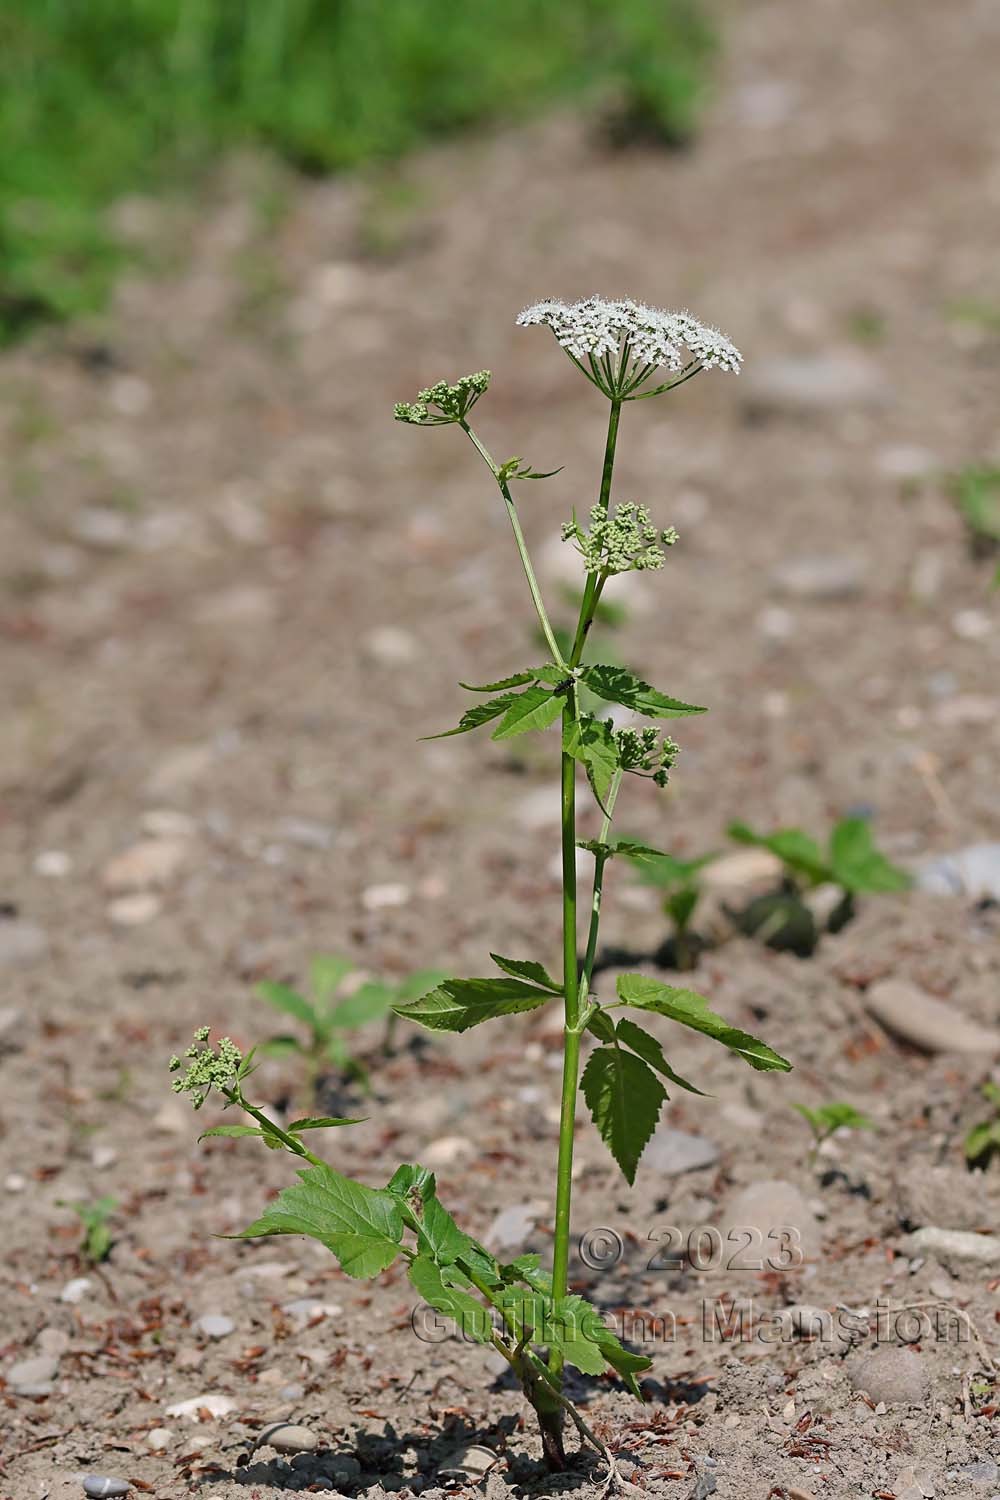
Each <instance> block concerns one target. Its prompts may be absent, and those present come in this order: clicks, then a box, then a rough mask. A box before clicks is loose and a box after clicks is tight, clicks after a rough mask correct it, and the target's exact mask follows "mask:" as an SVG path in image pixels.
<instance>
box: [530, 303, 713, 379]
mask: <svg viewBox="0 0 1000 1500" xmlns="http://www.w3.org/2000/svg"><path fill="white" fill-rule="evenodd" d="M517 322H518V325H519V326H520V327H522V328H528V327H532V326H534V325H535V324H540V325H543V326H544V327H546V328H551V329H552V332H553V333H554V334H555V336H556V338H557V339H558V341H559V343H560V344H561V345H562V347H563V348H564V349H565V350H566V353H567V354H568V355H569V357H570V359H572V361H573V363H574V364H575V365H577V366H578V367H579V368H580V369H581V370H582V371H583V373H584V374H585V375H586V376H587V379H588V380H590V381H592V382H593V384H594V385H596V386H598V387H599V388H600V389H601V390H602V391H603V392H604V393H605V395H606V396H609V397H610V398H612V399H614V400H621V401H635V400H638V399H640V397H644V396H655V395H658V394H659V393H660V392H661V391H666V390H669V389H670V387H671V386H673V385H679V384H680V383H681V381H682V380H687V379H689V378H690V377H691V376H692V375H696V374H697V373H698V371H699V370H710V369H713V368H714V369H719V370H730V371H732V373H733V374H738V373H739V368H740V365H741V363H742V360H743V356H742V355H741V354H740V351H739V350H738V349H737V348H736V346H735V344H732V343H731V342H730V341H729V339H727V338H726V336H725V334H722V333H720V332H719V331H718V329H717V328H709V327H708V326H707V325H706V324H704V323H699V321H698V319H697V318H693V317H692V316H691V314H690V313H687V312H664V311H663V310H662V309H661V308H658V307H647V306H646V305H645V303H642V302H634V301H633V300H632V298H631V297H620V298H617V299H615V300H613V301H609V300H608V299H607V298H605V297H587V298H585V299H584V300H583V301H582V302H558V301H548V302H536V303H535V304H534V305H533V306H532V307H526V308H525V309H524V311H523V312H522V313H521V314H520V315H519V317H518V319H517ZM657 370H667V371H669V372H670V373H671V375H672V376H674V377H676V378H674V379H671V380H668V381H665V382H663V383H661V384H659V385H656V386H655V387H653V388H652V389H650V388H649V381H650V380H651V379H652V378H653V376H654V374H655V372H656V371H657Z"/></svg>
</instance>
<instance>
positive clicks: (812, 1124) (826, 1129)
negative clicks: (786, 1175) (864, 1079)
mask: <svg viewBox="0 0 1000 1500" xmlns="http://www.w3.org/2000/svg"><path fill="white" fill-rule="evenodd" d="M792 1108H793V1109H794V1110H797V1111H798V1113H799V1114H800V1115H801V1116H802V1118H803V1120H805V1122H806V1124H807V1125H808V1126H809V1129H810V1130H811V1131H812V1135H813V1144H812V1150H811V1151H810V1152H809V1165H810V1166H813V1165H814V1164H815V1161H816V1155H817V1152H818V1151H819V1148H820V1146H822V1144H823V1142H824V1141H826V1140H829V1138H830V1136H831V1135H833V1133H834V1131H836V1130H840V1129H842V1128H843V1127H845V1126H846V1127H847V1129H848V1130H874V1129H875V1121H874V1120H870V1119H869V1118H868V1116H867V1115H863V1114H862V1113H861V1111H860V1110H857V1109H855V1108H854V1105H853V1104H843V1103H840V1102H838V1101H833V1102H831V1103H830V1104H818V1105H817V1106H816V1107H815V1108H814V1109H811V1108H810V1107H809V1105H808V1104H793V1105H792Z"/></svg>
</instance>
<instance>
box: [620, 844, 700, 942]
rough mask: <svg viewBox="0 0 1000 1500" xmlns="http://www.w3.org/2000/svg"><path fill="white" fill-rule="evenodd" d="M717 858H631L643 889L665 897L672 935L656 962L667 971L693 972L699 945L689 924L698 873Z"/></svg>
mask: <svg viewBox="0 0 1000 1500" xmlns="http://www.w3.org/2000/svg"><path fill="white" fill-rule="evenodd" d="M717 858H718V856H717V855H716V854H703V855H701V856H700V858H698V859H676V858H675V857H674V856H673V855H672V854H647V855H642V854H633V855H632V856H631V862H632V864H633V865H634V866H635V868H636V870H637V871H638V873H639V878H640V880H641V881H642V883H643V885H654V886H657V887H659V889H660V890H662V891H663V892H664V893H665V894H664V897H663V910H664V913H665V914H666V916H668V917H669V918H670V921H671V922H672V924H673V933H672V935H671V938H670V940H669V942H668V943H667V944H665V945H664V947H663V948H662V949H661V950H660V954H659V955H658V961H665V962H666V966H667V967H670V968H674V969H693V968H694V966H695V964H696V963H697V961H698V952H699V949H700V947H701V946H702V943H701V939H699V937H698V935H697V933H695V932H693V931H692V928H691V924H692V922H693V920H694V914H695V909H696V907H697V905H698V902H699V900H700V899H701V892H702V885H701V879H700V876H701V872H702V870H703V869H704V868H705V866H706V865H707V864H710V863H711V862H712V860H713V859H717Z"/></svg>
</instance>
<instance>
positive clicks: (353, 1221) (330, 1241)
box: [234, 1165, 403, 1278]
mask: <svg viewBox="0 0 1000 1500" xmlns="http://www.w3.org/2000/svg"><path fill="white" fill-rule="evenodd" d="M299 1178H300V1181H299V1182H298V1183H296V1184H295V1185H294V1186H292V1187H288V1188H285V1189H284V1191H283V1192H281V1193H280V1194H279V1195H278V1197H277V1198H276V1199H275V1201H274V1202H273V1203H272V1204H270V1205H269V1206H268V1208H267V1209H266V1210H265V1212H264V1213H263V1214H262V1215H261V1216H260V1218H259V1219H256V1220H255V1221H254V1223H253V1224H251V1225H250V1227H249V1228H248V1229H244V1230H243V1232H242V1234H239V1235H236V1236H234V1238H236V1239H256V1238H257V1237H258V1236H261V1235H272V1234H305V1235H308V1236H309V1237H310V1238H311V1239H314V1240H319V1242H320V1244H322V1245H326V1247H327V1248H328V1249H329V1250H332V1251H333V1253H334V1255H335V1256H336V1257H337V1259H338V1260H339V1261H340V1264H341V1267H342V1268H343V1270H344V1271H346V1272H347V1274H348V1276H356V1277H361V1278H367V1277H371V1276H377V1275H378V1274H379V1272H380V1271H384V1270H385V1269H386V1267H387V1266H391V1265H392V1262H393V1261H394V1260H395V1259H396V1256H397V1255H398V1254H399V1246H400V1242H401V1241H402V1238H403V1219H402V1215H401V1213H400V1210H399V1203H398V1201H397V1199H396V1198H395V1196H394V1195H393V1194H392V1193H389V1192H387V1191H386V1190H385V1189H384V1188H369V1187H365V1186H364V1184H363V1183H360V1182H354V1181H353V1180H352V1179H351V1178H349V1177H342V1176H341V1175H340V1173H339V1172H335V1171H334V1170H333V1168H332V1167H328V1166H325V1165H322V1166H315V1167H309V1168H308V1169H307V1170H306V1171H303V1172H300V1173H299Z"/></svg>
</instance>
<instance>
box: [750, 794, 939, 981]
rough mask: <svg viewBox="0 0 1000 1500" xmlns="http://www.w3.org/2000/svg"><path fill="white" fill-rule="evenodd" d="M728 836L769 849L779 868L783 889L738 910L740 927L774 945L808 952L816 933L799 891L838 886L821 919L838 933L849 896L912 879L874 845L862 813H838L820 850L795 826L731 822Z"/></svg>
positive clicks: (900, 886) (848, 914)
mask: <svg viewBox="0 0 1000 1500" xmlns="http://www.w3.org/2000/svg"><path fill="white" fill-rule="evenodd" d="M729 837H730V838H732V839H735V840H736V842H737V843H739V844H752V845H755V846H756V847H757V848H760V849H769V850H770V851H771V853H772V854H776V855H777V857H778V858H779V859H780V860H781V862H782V864H783V865H784V867H785V888H784V889H783V890H782V891H780V892H777V893H776V894H774V895H767V896H760V897H758V898H757V899H756V900H755V901H752V902H751V903H750V905H749V906H748V907H747V909H746V911H745V912H743V913H742V914H741V915H740V918H739V920H740V925H741V927H742V928H743V930H744V931H745V932H748V933H749V934H751V935H752V936H754V937H757V938H758V939H759V940H760V941H761V942H764V943H767V944H768V945H769V946H770V947H774V948H788V949H791V950H792V951H794V952H797V953H799V954H800V955H801V956H808V954H810V953H811V952H812V951H813V949H814V948H815V946H816V942H817V940H818V932H817V930H816V922H815V919H814V917H813V914H812V912H811V911H810V910H809V908H808V906H807V905H806V904H805V902H804V901H803V894H804V893H805V892H807V891H810V890H813V889H815V888H816V887H817V886H821V885H834V886H839V887H840V892H841V896H840V900H839V902H838V903H837V904H836V906H835V907H834V909H833V911H832V912H831V913H830V916H829V917H828V919H827V923H826V927H827V931H828V932H839V931H840V929H841V928H842V927H844V926H845V925H846V924H847V923H848V922H849V921H850V920H851V918H852V917H853V916H854V904H855V897H856V896H859V895H862V894H865V893H870V892H876V891H905V890H908V889H909V887H910V885H911V884H912V881H911V879H910V876H909V875H908V874H907V873H906V871H905V870H900V869H899V868H898V867H897V866H896V865H894V864H892V863H891V861H890V860H888V859H887V858H886V856H885V855H884V854H882V853H881V852H880V851H879V850H878V849H876V847H875V840H874V837H873V835H872V830H871V825H870V824H869V822H868V820H867V819H866V818H842V819H841V820H840V822H839V823H837V824H836V826H835V827H834V829H833V832H832V833H831V835H830V842H829V846H828V849H827V851H826V853H824V852H823V850H822V849H821V848H820V846H819V844H818V843H817V842H816V841H815V839H812V838H810V837H809V835H808V834H807V833H803V831H802V829H801V828H782V829H779V830H778V831H777V832H776V833H771V834H760V833H755V832H754V831H753V829H752V828H748V827H747V825H746V823H738V822H737V823H731V824H730V825H729Z"/></svg>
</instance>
